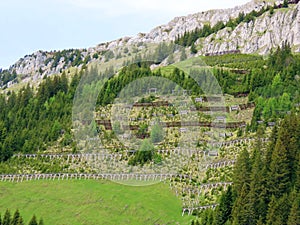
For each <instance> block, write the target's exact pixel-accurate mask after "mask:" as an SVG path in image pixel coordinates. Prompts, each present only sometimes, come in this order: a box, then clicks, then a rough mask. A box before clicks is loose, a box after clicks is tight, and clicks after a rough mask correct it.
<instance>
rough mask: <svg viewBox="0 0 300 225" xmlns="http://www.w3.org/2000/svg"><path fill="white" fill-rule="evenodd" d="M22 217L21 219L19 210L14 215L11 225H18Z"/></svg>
mask: <svg viewBox="0 0 300 225" xmlns="http://www.w3.org/2000/svg"><path fill="white" fill-rule="evenodd" d="M20 217H21V215H20V212H19V210H18V209H17V210H16V212H15V213H14V215H13V218H12V221H11V225H18V222H19V220H20Z"/></svg>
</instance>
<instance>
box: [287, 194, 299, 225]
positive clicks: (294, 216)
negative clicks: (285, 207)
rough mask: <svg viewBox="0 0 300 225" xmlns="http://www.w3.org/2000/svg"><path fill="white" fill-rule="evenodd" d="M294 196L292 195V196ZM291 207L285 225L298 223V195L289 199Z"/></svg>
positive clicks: (296, 224)
mask: <svg viewBox="0 0 300 225" xmlns="http://www.w3.org/2000/svg"><path fill="white" fill-rule="evenodd" d="M293 197H294V196H293ZM291 202H293V203H292V208H291V211H290V214H289V217H288V222H287V225H298V224H300V195H299V193H298V196H296V197H295V198H294V199H291Z"/></svg>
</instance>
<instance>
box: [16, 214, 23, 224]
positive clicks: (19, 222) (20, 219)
mask: <svg viewBox="0 0 300 225" xmlns="http://www.w3.org/2000/svg"><path fill="white" fill-rule="evenodd" d="M17 224H18V225H24V221H23V218H22V216H20V217H19V220H18V223H17Z"/></svg>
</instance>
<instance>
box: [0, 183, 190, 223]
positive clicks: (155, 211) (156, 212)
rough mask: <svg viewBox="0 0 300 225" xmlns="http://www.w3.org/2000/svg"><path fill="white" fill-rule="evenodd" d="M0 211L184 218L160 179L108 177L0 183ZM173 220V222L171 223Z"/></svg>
mask: <svg viewBox="0 0 300 225" xmlns="http://www.w3.org/2000/svg"><path fill="white" fill-rule="evenodd" d="M0 196H1V201H0V212H1V213H2V215H3V213H4V211H5V210H6V208H9V209H10V210H11V211H12V213H13V212H14V211H15V209H17V208H18V209H19V210H20V212H21V214H22V215H23V217H24V219H25V222H26V223H27V222H28V221H29V219H30V218H31V216H32V215H33V214H36V215H37V217H38V218H40V217H42V218H43V219H44V222H45V224H46V225H55V224H65V225H77V224H78V225H83V224H86V225H93V224H95V225H101V224H189V221H190V220H191V219H192V218H191V217H187V216H185V217H182V216H181V202H180V200H179V199H177V198H176V196H174V194H173V193H172V192H171V191H170V190H169V188H168V185H166V184H163V183H160V184H156V185H151V186H143V187H133V186H126V185H120V184H116V183H112V182H108V181H94V180H72V181H70V180H68V181H65V180H64V181H57V180H56V181H28V182H23V183H0ZM176 222H178V223H176Z"/></svg>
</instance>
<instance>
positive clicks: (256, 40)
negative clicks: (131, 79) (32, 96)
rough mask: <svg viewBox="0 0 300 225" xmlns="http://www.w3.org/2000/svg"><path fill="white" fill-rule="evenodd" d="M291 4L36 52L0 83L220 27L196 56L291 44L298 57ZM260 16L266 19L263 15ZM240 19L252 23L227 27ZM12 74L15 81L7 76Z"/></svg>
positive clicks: (297, 16) (299, 35) (204, 15)
mask: <svg viewBox="0 0 300 225" xmlns="http://www.w3.org/2000/svg"><path fill="white" fill-rule="evenodd" d="M289 3H290V4H289V5H288V7H287V8H285V7H283V1H277V2H275V1H271V0H269V1H262V0H253V1H251V2H249V3H247V4H245V5H242V6H237V7H235V8H230V9H221V10H210V11H206V12H200V13H196V14H191V15H188V16H183V17H176V18H174V19H173V20H172V21H170V22H169V23H168V24H165V25H161V26H158V27H156V28H154V29H153V30H151V31H150V32H149V33H147V34H145V33H139V34H137V35H136V36H135V37H123V38H120V39H118V40H114V41H111V42H108V43H102V44H99V45H97V46H95V47H91V48H88V49H69V50H63V51H50V52H46V51H37V52H35V53H33V54H31V55H26V56H24V57H23V58H21V59H19V60H18V61H17V62H16V63H15V64H14V65H12V66H11V67H10V68H9V69H8V70H7V71H0V79H1V80H2V86H3V87H7V86H10V85H12V84H13V83H15V82H18V81H17V79H15V77H16V75H21V80H22V81H23V82H24V81H30V80H31V81H36V80H39V79H40V78H43V77H44V76H47V75H51V74H57V73H60V72H62V70H64V69H66V68H69V67H72V66H73V67H81V66H82V65H85V64H87V63H90V62H92V61H95V60H103V61H107V60H109V59H111V58H114V57H123V56H126V55H127V54H128V51H129V52H130V50H132V48H136V49H142V48H143V46H145V45H147V44H151V43H161V42H163V41H174V40H176V38H178V37H180V36H182V35H184V34H185V33H186V32H191V31H194V30H196V29H202V28H203V27H204V25H207V24H209V25H210V26H211V27H213V26H216V25H217V24H218V23H219V24H220V23H223V24H227V25H228V26H225V27H221V29H217V30H215V31H214V32H213V33H211V34H210V35H207V36H205V37H202V38H199V39H197V40H196V41H195V43H194V44H195V46H196V47H197V49H198V53H197V54H198V55H205V54H214V53H220V52H228V51H240V52H241V53H247V54H250V53H255V54H262V55H265V54H268V53H269V52H270V51H271V50H272V49H273V48H275V47H276V46H279V45H281V44H282V43H283V42H285V41H287V42H289V43H290V45H291V46H292V50H293V51H294V52H300V13H299V11H300V3H299V0H290V1H289ZM274 6H276V7H275V9H274ZM253 12H254V13H253ZM257 12H262V13H261V15H260V14H257ZM241 14H242V15H243V18H244V17H247V16H248V17H249V16H251V17H250V19H244V20H241V21H239V23H236V24H234V26H230V25H229V22H231V21H232V20H237V19H236V18H238V17H239V16H241ZM120 49H121V51H120ZM128 49H129V50H128ZM4 73H6V79H4V77H5V76H4V75H3V74H4ZM1 74H2V76H1ZM12 74H14V76H9V75H12ZM1 80H0V86H1ZM19 81H20V80H19Z"/></svg>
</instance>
